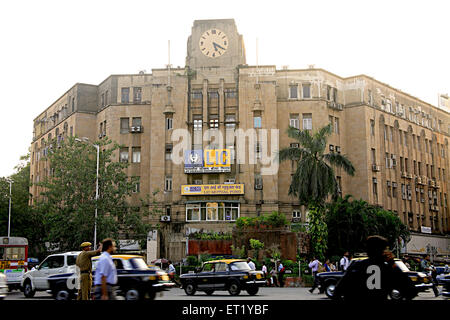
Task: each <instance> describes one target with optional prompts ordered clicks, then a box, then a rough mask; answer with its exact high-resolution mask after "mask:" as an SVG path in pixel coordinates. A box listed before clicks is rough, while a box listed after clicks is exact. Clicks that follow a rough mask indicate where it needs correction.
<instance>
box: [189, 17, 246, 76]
mask: <svg viewBox="0 0 450 320" xmlns="http://www.w3.org/2000/svg"><path fill="white" fill-rule="evenodd" d="M243 64H245V48H244V40H243V37H242V35H240V34H239V33H238V32H237V28H236V24H235V22H234V19H220V20H195V21H194V26H193V27H192V34H191V36H189V39H188V43H187V57H186V65H187V66H188V67H190V68H191V69H197V68H211V67H213V68H214V67H216V68H217V67H221V68H235V67H237V66H238V65H243Z"/></svg>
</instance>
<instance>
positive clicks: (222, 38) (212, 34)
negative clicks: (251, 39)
mask: <svg viewBox="0 0 450 320" xmlns="http://www.w3.org/2000/svg"><path fill="white" fill-rule="evenodd" d="M198 44H199V46H200V50H201V52H202V53H203V54H204V55H205V56H207V57H210V58H217V57H220V56H221V55H223V54H224V53H225V52H226V51H227V48H228V37H227V35H226V34H225V33H224V32H223V31H220V30H219V29H210V30H208V31H205V33H203V34H202V36H201V37H200V40H199V42H198Z"/></svg>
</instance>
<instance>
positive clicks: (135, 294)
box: [125, 289, 139, 301]
mask: <svg viewBox="0 0 450 320" xmlns="http://www.w3.org/2000/svg"><path fill="white" fill-rule="evenodd" d="M125 300H131V301H133V300H139V291H137V290H136V289H129V290H128V291H127V292H126V293H125Z"/></svg>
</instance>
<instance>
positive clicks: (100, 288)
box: [94, 239, 117, 300]
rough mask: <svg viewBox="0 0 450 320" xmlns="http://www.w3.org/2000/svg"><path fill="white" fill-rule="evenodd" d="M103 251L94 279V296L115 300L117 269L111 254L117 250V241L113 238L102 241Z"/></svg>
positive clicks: (97, 298)
mask: <svg viewBox="0 0 450 320" xmlns="http://www.w3.org/2000/svg"><path fill="white" fill-rule="evenodd" d="M102 250H103V253H102V255H101V256H100V259H99V260H98V263H97V268H96V269H95V279H94V285H95V290H94V297H95V299H96V300H99V299H101V300H115V298H116V293H115V290H114V286H115V285H116V283H117V270H116V265H115V264H114V262H113V259H112V257H111V254H113V253H114V252H115V251H116V243H115V242H114V241H113V240H112V239H105V240H103V242H102Z"/></svg>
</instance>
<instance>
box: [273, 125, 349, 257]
mask: <svg viewBox="0 0 450 320" xmlns="http://www.w3.org/2000/svg"><path fill="white" fill-rule="evenodd" d="M287 134H288V136H289V137H290V138H292V139H294V140H295V141H297V142H298V144H299V147H288V148H284V149H282V150H280V152H279V159H280V161H285V160H291V161H295V162H296V164H297V169H296V171H295V173H294V175H293V177H292V181H291V184H290V187H289V195H293V196H295V197H297V198H298V199H299V200H300V203H301V204H303V205H307V206H308V211H309V215H308V217H309V228H308V233H309V234H310V235H311V244H312V249H313V254H314V255H317V256H318V257H321V258H322V259H323V257H324V253H325V250H326V249H327V225H326V223H325V219H324V217H325V208H324V204H325V201H326V200H327V198H328V197H329V196H330V195H331V196H332V198H333V199H337V197H338V194H339V193H338V190H339V186H338V183H337V179H336V175H335V169H334V168H341V169H343V170H344V171H345V172H346V173H348V174H349V175H354V172H355V168H354V167H353V165H352V163H351V162H350V160H349V159H348V158H347V157H346V156H345V155H342V154H340V153H335V152H331V153H325V150H326V146H327V139H328V136H329V135H330V134H331V125H327V126H325V127H322V128H320V129H319V130H318V131H317V132H315V133H311V130H299V129H297V128H294V127H289V129H288V130H287Z"/></svg>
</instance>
